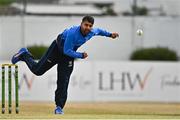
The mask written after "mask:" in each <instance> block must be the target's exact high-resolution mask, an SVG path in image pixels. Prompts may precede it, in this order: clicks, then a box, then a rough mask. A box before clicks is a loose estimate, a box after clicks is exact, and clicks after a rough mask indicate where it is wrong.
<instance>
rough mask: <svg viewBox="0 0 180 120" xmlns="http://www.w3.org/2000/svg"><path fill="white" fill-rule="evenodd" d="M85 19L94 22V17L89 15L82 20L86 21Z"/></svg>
mask: <svg viewBox="0 0 180 120" xmlns="http://www.w3.org/2000/svg"><path fill="white" fill-rule="evenodd" d="M84 21H88V22H90V23H92V24H94V18H93V17H92V16H89V15H87V16H84V17H83V19H82V22H84Z"/></svg>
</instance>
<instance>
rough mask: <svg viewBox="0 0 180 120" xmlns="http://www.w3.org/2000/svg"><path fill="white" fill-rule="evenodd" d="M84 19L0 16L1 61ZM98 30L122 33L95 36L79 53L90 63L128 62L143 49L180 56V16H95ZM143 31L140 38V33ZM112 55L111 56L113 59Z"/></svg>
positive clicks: (46, 41) (45, 41) (42, 42)
mask: <svg viewBox="0 0 180 120" xmlns="http://www.w3.org/2000/svg"><path fill="white" fill-rule="evenodd" d="M81 19H82V17H73V16H72V17H37V16H25V17H24V18H21V17H20V16H16V17H11V16H6V17H3V16H1V17H0V60H7V59H10V58H11V56H12V55H13V54H14V52H15V51H18V50H19V48H20V47H24V46H29V45H34V44H38V45H40V44H44V45H47V46H49V45H50V44H51V42H52V41H53V40H54V39H55V38H56V37H57V35H58V34H59V33H60V32H62V31H63V30H64V29H65V28H68V27H70V26H72V25H79V24H80V22H81ZM94 27H100V28H103V29H106V30H108V31H110V32H111V31H112V32H118V33H120V38H118V39H116V40H111V39H110V38H106V37H94V38H93V39H92V40H90V41H88V42H87V43H86V44H85V45H83V46H82V47H81V48H80V49H79V50H80V51H86V52H87V53H88V54H89V58H88V60H128V59H129V57H130V54H131V53H132V51H133V50H134V49H136V48H141V47H157V46H161V47H168V48H170V49H173V50H175V51H176V52H177V53H178V55H179V56H180V47H179V45H180V34H179V33H180V17H174V18H173V17H135V18H134V22H133V19H132V17H121V16H118V17H95V25H94ZM138 28H141V29H143V31H144V35H143V36H142V37H138V36H137V35H136V30H137V29H138ZM110 55H111V56H110Z"/></svg>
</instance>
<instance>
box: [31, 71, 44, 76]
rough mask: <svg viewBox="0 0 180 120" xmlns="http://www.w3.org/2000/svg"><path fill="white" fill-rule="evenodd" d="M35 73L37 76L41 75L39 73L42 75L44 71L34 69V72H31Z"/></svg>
mask: <svg viewBox="0 0 180 120" xmlns="http://www.w3.org/2000/svg"><path fill="white" fill-rule="evenodd" d="M33 73H34V74H35V75H37V76H41V75H43V74H44V73H43V72H39V71H35V72H33Z"/></svg>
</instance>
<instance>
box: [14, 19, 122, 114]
mask: <svg viewBox="0 0 180 120" xmlns="http://www.w3.org/2000/svg"><path fill="white" fill-rule="evenodd" d="M93 24H94V18H93V17H92V16H84V17H83V18H82V22H81V24H80V25H78V26H72V27H70V28H68V29H65V30H64V31H63V32H62V33H60V34H59V35H58V36H57V38H56V39H55V40H54V41H53V42H52V44H51V45H50V47H49V48H48V50H47V52H46V53H45V54H44V56H42V58H41V59H40V60H39V61H38V62H36V61H35V60H34V59H33V57H32V55H31V53H30V52H29V51H28V50H27V48H21V49H20V50H19V51H18V53H16V54H15V55H14V56H13V57H12V59H11V61H12V63H13V64H16V63H17V62H18V61H24V62H25V63H26V64H27V66H28V68H29V69H30V70H31V71H32V73H34V74H35V75H38V76H39V75H43V74H44V73H45V72H46V71H47V70H49V69H50V68H52V67H53V66H54V65H56V64H57V89H56V91H55V104H56V108H55V111H54V113H55V114H64V112H63V108H64V106H65V103H66V100H67V90H68V84H69V79H70V75H71V73H72V71H73V66H74V59H75V58H79V59H85V58H87V57H88V54H87V53H86V52H77V49H78V48H79V47H80V46H81V45H83V44H84V43H86V42H87V41H88V40H90V39H91V38H92V37H93V36H98V35H100V36H106V37H110V38H113V39H114V38H116V37H118V36H119V34H118V33H116V32H112V33H111V32H108V31H106V30H103V29H100V28H93ZM37 52H38V51H37Z"/></svg>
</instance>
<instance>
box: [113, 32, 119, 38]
mask: <svg viewBox="0 0 180 120" xmlns="http://www.w3.org/2000/svg"><path fill="white" fill-rule="evenodd" d="M117 37H119V34H118V33H116V32H113V33H111V38H113V39H115V38H117Z"/></svg>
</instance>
